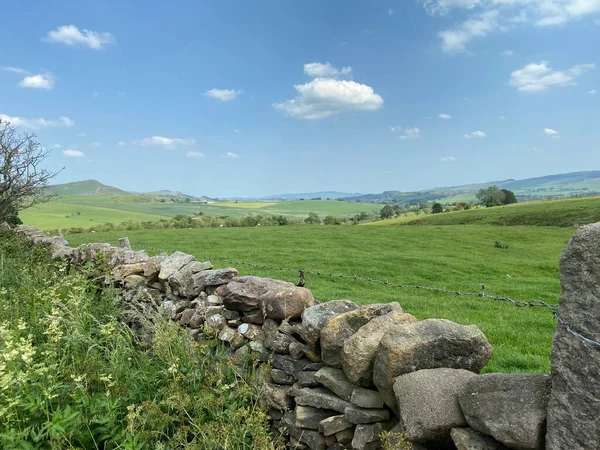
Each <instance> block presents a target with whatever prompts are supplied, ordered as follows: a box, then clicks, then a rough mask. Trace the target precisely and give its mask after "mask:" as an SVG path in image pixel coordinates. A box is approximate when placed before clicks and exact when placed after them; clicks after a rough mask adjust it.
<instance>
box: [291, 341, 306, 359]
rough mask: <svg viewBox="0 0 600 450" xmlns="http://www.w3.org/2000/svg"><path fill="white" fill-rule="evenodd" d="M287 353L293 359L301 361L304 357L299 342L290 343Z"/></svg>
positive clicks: (302, 346) (301, 345)
mask: <svg viewBox="0 0 600 450" xmlns="http://www.w3.org/2000/svg"><path fill="white" fill-rule="evenodd" d="M288 353H289V354H290V356H291V357H292V358H294V359H302V358H303V357H304V345H303V344H301V343H300V342H298V341H296V342H290V345H289V346H288Z"/></svg>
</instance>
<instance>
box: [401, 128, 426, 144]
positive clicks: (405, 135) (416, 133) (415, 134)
mask: <svg viewBox="0 0 600 450" xmlns="http://www.w3.org/2000/svg"><path fill="white" fill-rule="evenodd" d="M420 137H421V130H419V129H418V128H417V127H414V128H405V129H404V130H403V131H402V134H401V135H400V136H398V139H402V140H403V141H406V140H408V139H419V138H420Z"/></svg>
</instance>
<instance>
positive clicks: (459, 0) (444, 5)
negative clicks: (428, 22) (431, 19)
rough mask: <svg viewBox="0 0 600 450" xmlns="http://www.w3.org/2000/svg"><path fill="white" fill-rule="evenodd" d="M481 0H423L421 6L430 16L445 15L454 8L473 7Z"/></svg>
mask: <svg viewBox="0 0 600 450" xmlns="http://www.w3.org/2000/svg"><path fill="white" fill-rule="evenodd" d="M480 3H481V0H423V6H424V7H425V10H426V11H427V13H428V14H431V15H432V16H436V15H440V16H443V15H446V14H448V13H449V12H450V11H451V10H452V9H454V8H464V9H473V8H475V7H476V6H478V5H479V4H480Z"/></svg>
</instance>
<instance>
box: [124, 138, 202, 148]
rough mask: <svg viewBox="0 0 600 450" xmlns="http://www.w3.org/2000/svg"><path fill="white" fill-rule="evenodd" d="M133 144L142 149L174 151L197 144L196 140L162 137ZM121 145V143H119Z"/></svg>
mask: <svg viewBox="0 0 600 450" xmlns="http://www.w3.org/2000/svg"><path fill="white" fill-rule="evenodd" d="M132 143H133V144H137V145H141V146H142V147H150V146H155V147H163V148H166V149H173V148H177V147H181V146H185V145H193V144H195V143H196V139H184V138H167V137H162V136H152V137H147V138H143V139H140V140H137V141H133V142H132ZM119 145H120V143H119Z"/></svg>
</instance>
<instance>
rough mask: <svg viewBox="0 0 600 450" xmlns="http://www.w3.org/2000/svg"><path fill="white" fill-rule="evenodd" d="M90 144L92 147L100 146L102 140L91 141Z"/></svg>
mask: <svg viewBox="0 0 600 450" xmlns="http://www.w3.org/2000/svg"><path fill="white" fill-rule="evenodd" d="M92 145H93V146H94V147H100V146H101V145H102V142H97V141H96V142H92Z"/></svg>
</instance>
